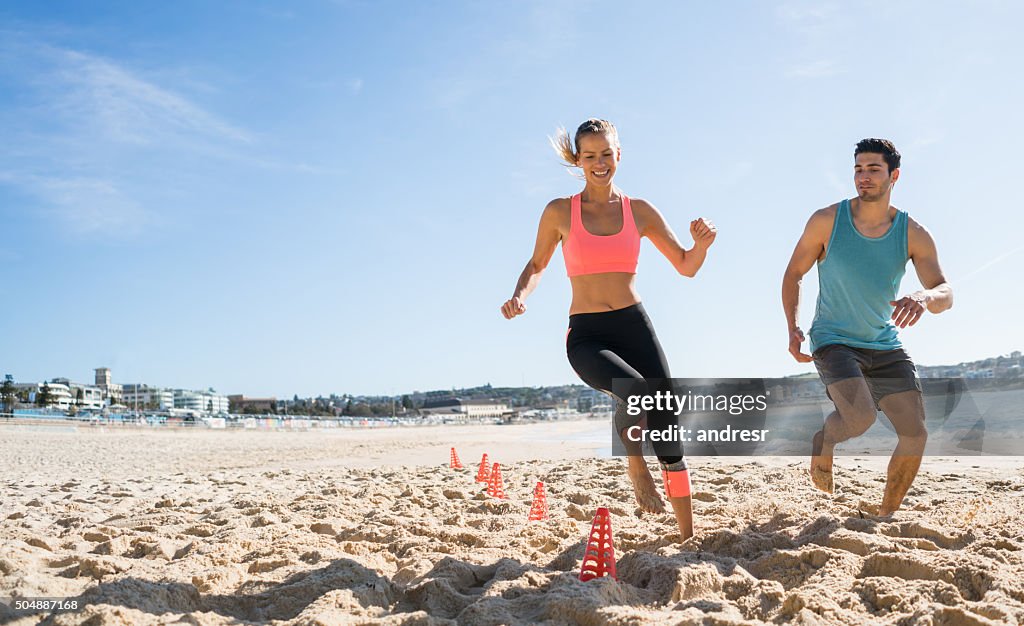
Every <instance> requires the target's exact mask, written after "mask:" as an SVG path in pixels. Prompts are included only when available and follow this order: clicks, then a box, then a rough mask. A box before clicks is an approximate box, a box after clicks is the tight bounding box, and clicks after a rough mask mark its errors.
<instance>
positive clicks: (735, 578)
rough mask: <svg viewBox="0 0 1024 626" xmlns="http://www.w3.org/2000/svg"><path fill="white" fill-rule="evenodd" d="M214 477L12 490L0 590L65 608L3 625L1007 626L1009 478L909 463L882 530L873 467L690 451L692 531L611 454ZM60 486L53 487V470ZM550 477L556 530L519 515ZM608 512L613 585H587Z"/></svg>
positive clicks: (1015, 522) (1017, 567)
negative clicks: (818, 472) (656, 506)
mask: <svg viewBox="0 0 1024 626" xmlns="http://www.w3.org/2000/svg"><path fill="white" fill-rule="evenodd" d="M469 465H471V464H467V468H466V469H463V470H452V469H449V468H447V467H446V466H442V465H437V466H428V467H416V468H396V467H385V468H381V469H348V468H342V469H338V468H331V469H322V468H321V469H317V468H313V469H276V470H273V471H266V470H257V469H251V468H241V469H223V468H219V469H210V470H203V471H191V472H187V473H186V472H178V473H167V474H165V475H161V476H144V477H136V478H125V479H118V478H110V477H106V478H104V477H99V476H88V475H86V476H81V477H79V478H74V479H71V480H67V481H64V480H63V479H61V480H58V481H56V482H52V483H51V482H49V481H48V478H47V474H46V472H38V473H37V475H36V477H35V479H33V480H19V481H17V482H16V483H15V482H6V483H5V484H4V488H3V496H2V502H0V503H2V511H3V516H2V518H0V545H2V548H0V596H9V595H15V596H47V597H55V596H57V597H65V598H73V599H75V600H77V601H78V602H79V603H80V604H81V605H84V608H83V609H81V610H79V611H77V612H73V613H63V614H57V615H53V616H50V617H47V618H45V619H43V617H41V616H35V617H21V618H16V617H14V616H13V615H11V614H7V615H0V622H3V621H6V620H11V621H12V623H15V624H35V623H38V622H40V621H41V620H42V621H43V623H46V624H58V625H64V624H89V625H99V624H156V623H188V624H203V625H205V624H238V623H262V622H267V623H281V624H298V625H305V626H313V625H326V624H339V623H344V624H410V625H411V624H423V625H434V624H438V625H439V624H536V623H549V624H623V625H625V624H644V623H656V624H701V625H727V624H729V625H732V624H760V623H769V624H781V623H794V624H872V625H874V624H893V625H897V624H898V625H903V624H932V625H951V626H952V625H983V624H1020V623H1024V539H1022V534H1024V533H1022V522H1021V519H1022V513H1024V504H1022V501H1024V497H1022V496H1024V472H1022V471H1021V470H1020V469H1016V470H1014V471H1013V472H1012V473H1010V474H1007V473H1006V472H1005V471H1002V470H1000V471H997V470H995V469H991V468H989V469H986V468H984V467H982V468H977V469H972V470H969V471H968V472H966V473H964V472H936V471H931V470H929V469H928V466H929V462H928V461H926V463H925V471H923V472H922V474H921V476H920V477H919V478H918V481H917V482H916V483H915V486H914V488H913V489H912V491H911V494H910V496H909V497H908V499H907V502H906V505H905V508H904V510H903V511H901V512H900V513H899V514H898V515H897V516H896V517H895V518H892V519H878V518H876V517H873V516H872V515H871V511H872V506H871V504H870V503H871V502H877V501H878V500H879V499H880V497H881V480H882V479H884V474H883V473H882V472H881V471H879V470H877V469H867V468H858V467H857V464H856V463H855V462H854V461H852V460H850V459H840V460H839V462H838V464H837V473H836V483H837V488H838V489H837V494H836V495H834V496H828V495H825V494H821V493H819V492H817V491H814V490H813V489H811V488H810V486H809V485H808V481H807V480H806V478H805V473H804V465H803V463H802V462H801V463H798V462H796V461H788V460H787V461H784V460H780V459H776V460H773V461H772V460H765V461H750V462H747V463H745V464H738V463H735V462H731V463H730V462H724V461H719V460H715V459H695V460H694V461H693V464H692V465H693V469H692V474H693V479H694V484H695V489H696V490H697V493H696V495H695V502H694V506H695V513H696V519H697V526H698V531H697V535H696V536H695V537H693V538H691V539H690V540H688V541H686V542H684V543H680V542H679V536H678V533H677V531H676V529H675V522H674V519H673V518H672V517H671V515H670V514H661V515H642V516H641V515H638V511H637V509H636V505H635V502H634V501H633V500H632V489H631V488H630V485H629V483H628V478H627V477H626V473H625V462H624V461H623V460H621V459H604V460H596V459H590V460H575V461H571V462H567V461H526V462H515V463H511V464H509V465H503V467H502V471H503V475H504V479H505V492H506V493H507V494H508V498H507V499H505V500H497V499H493V498H489V497H487V496H486V495H485V493H484V486H483V485H481V484H479V483H476V482H474V480H473V478H474V476H475V473H476V469H475V468H472V467H469ZM58 478H59V477H58ZM538 480H542V481H544V482H545V485H546V489H547V498H548V503H549V506H550V512H551V519H550V520H545V521H540V522H528V521H527V518H528V513H529V510H530V505H531V500H532V493H533V488H534V486H535V485H536V482H537V481H538ZM599 506H606V507H608V508H609V509H610V511H611V514H612V526H613V532H614V538H615V548H616V555H617V557H618V563H617V565H618V581H613V580H608V579H603V580H595V581H591V582H587V583H582V582H580V581H579V580H578V574H579V568H580V564H581V560H582V557H583V553H584V549H585V540H586V536H587V533H588V531H589V528H590V521H591V518H592V516H593V514H594V512H595V511H596V509H597V507H599Z"/></svg>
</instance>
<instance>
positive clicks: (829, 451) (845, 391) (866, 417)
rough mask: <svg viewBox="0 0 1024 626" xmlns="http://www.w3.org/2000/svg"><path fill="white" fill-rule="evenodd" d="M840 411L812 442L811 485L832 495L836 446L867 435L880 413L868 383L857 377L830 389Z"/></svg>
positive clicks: (842, 381)
mask: <svg viewBox="0 0 1024 626" xmlns="http://www.w3.org/2000/svg"><path fill="white" fill-rule="evenodd" d="M828 393H829V395H830V396H832V402H833V404H835V407H836V410H835V411H833V412H832V413H830V414H829V416H828V417H827V418H825V425H824V426H823V427H822V429H821V430H819V431H818V432H816V433H814V438H813V439H812V440H811V466H810V470H809V471H810V475H811V482H812V483H813V484H814V486H815V487H817V488H818V489H821V490H822V491H824V492H826V493H832V491H833V489H834V483H833V480H832V463H833V456H834V454H835V447H836V444H838V443H842V442H844V441H846V440H847V439H851V438H853V437H857V436H859V435H862V434H864V432H866V431H867V429H869V428H871V425H872V424H874V423H875V418H876V416H877V414H878V412H877V411H876V410H875V401H874V400H873V399H872V398H871V391H870V390H869V389H868V384H867V382H865V381H864V379H863V378H861V377H859V376H857V377H855V378H847V379H844V380H840V381H838V382H835V383H832V384H831V385H829V387H828Z"/></svg>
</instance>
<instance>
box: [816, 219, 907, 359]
mask: <svg viewBox="0 0 1024 626" xmlns="http://www.w3.org/2000/svg"><path fill="white" fill-rule="evenodd" d="M906 269H907V214H906V213H905V212H903V211H896V217H895V218H894V219H893V221H892V225H891V226H890V227H889V230H888V231H886V233H885V234H884V235H882V236H881V237H865V236H864V235H862V234H860V232H858V231H857V229H856V227H854V225H853V214H852V213H851V212H850V201H849V200H843V201H842V202H840V203H839V208H838V209H836V218H835V223H834V224H833V225H832V237H831V238H830V240H829V242H828V248H827V249H826V250H825V260H824V261H820V262H819V263H818V305H817V309H816V310H815V312H814V323H813V324H812V325H811V333H810V339H811V350H812V351H814V350H817V349H818V348H821V347H822V346H827V345H829V344H833V343H839V344H843V345H847V346H852V347H854V348H870V349H872V350H895V349H896V348H900V347H902V344H901V343H900V339H899V336H898V335H897V334H896V326H895V325H894V324H893V323H892V319H891V318H892V310H893V306H892V305H891V304H889V302H891V301H893V300H895V299H896V291H897V289H899V286H900V280H902V279H903V274H904V272H906Z"/></svg>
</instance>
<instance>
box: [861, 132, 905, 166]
mask: <svg viewBox="0 0 1024 626" xmlns="http://www.w3.org/2000/svg"><path fill="white" fill-rule="evenodd" d="M862 152H870V153H871V154H880V155H882V158H884V159H885V163H886V165H888V166H889V173H890V174H892V171H893V170H894V169H897V168H898V167H899V166H900V151H899V150H897V149H896V146H894V145H892V142H891V141H889V140H888V139H874V138H872V139H861V140H860V141H858V142H857V149H856V150H854V151H853V158H855V159H856V158H857V155H858V154H860V153H862Z"/></svg>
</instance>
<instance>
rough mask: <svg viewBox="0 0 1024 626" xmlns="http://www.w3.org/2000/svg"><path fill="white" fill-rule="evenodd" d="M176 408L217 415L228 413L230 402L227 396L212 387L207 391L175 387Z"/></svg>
mask: <svg viewBox="0 0 1024 626" xmlns="http://www.w3.org/2000/svg"><path fill="white" fill-rule="evenodd" d="M174 408H176V409H188V410H192V411H198V412H200V413H210V414H214V415H215V414H217V413H227V412H228V410H229V408H230V403H229V401H228V397H227V396H222V395H218V394H217V393H216V392H215V391H213V390H212V389H209V390H207V391H188V390H185V389H175V390H174Z"/></svg>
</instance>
